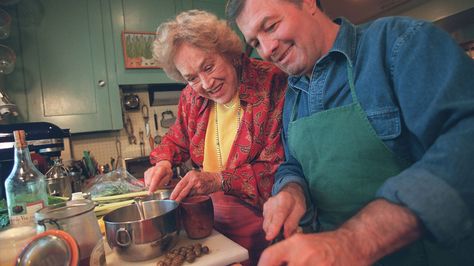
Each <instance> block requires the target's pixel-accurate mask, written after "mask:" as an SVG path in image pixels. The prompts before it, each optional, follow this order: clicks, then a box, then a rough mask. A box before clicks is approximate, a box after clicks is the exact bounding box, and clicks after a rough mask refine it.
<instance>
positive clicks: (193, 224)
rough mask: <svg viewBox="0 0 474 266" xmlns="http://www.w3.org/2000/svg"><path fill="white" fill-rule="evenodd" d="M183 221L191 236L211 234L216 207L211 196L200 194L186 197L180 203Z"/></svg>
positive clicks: (187, 232)
mask: <svg viewBox="0 0 474 266" xmlns="http://www.w3.org/2000/svg"><path fill="white" fill-rule="evenodd" d="M180 206H181V207H180V214H181V221H182V223H183V227H184V230H186V234H187V235H188V237H189V238H192V239H200V238H204V237H207V236H209V235H210V234H211V233H212V228H213V227H214V207H213V205H212V199H211V197H209V196H207V195H199V196H192V197H187V198H185V199H184V200H183V201H182V202H181V205H180Z"/></svg>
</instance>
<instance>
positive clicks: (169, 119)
mask: <svg viewBox="0 0 474 266" xmlns="http://www.w3.org/2000/svg"><path fill="white" fill-rule="evenodd" d="M175 121H176V117H175V116H174V114H173V111H171V110H167V111H164V112H163V113H161V122H160V123H161V126H162V127H164V128H169V127H170V126H172V125H173V124H174V122H175Z"/></svg>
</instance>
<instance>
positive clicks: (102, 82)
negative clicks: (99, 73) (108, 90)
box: [97, 80, 106, 87]
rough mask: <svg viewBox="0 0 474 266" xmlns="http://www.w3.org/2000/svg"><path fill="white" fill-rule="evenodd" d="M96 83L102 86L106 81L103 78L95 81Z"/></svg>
mask: <svg viewBox="0 0 474 266" xmlns="http://www.w3.org/2000/svg"><path fill="white" fill-rule="evenodd" d="M97 84H99V87H104V86H105V84H106V82H105V80H99V82H97Z"/></svg>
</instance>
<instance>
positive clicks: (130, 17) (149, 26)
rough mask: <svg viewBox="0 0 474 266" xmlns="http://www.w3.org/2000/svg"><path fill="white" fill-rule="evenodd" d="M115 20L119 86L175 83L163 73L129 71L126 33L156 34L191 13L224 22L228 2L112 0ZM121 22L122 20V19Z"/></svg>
mask: <svg viewBox="0 0 474 266" xmlns="http://www.w3.org/2000/svg"><path fill="white" fill-rule="evenodd" d="M109 1H110V5H111V13H112V17H113V18H117V19H114V21H113V27H114V42H115V46H116V47H118V49H116V58H117V82H118V83H119V84H120V85H125V84H150V83H170V82H174V81H173V80H171V79H170V78H168V77H167V76H166V74H165V73H164V71H163V70H162V69H125V66H124V60H123V50H122V49H123V47H122V41H121V33H122V31H138V32H155V31H156V28H157V27H158V26H159V25H160V24H161V23H163V22H165V21H167V20H169V19H172V18H174V17H175V16H176V15H177V13H179V12H181V11H183V10H188V9H203V10H208V11H211V12H213V13H215V14H217V15H218V16H219V17H222V18H224V13H225V12H224V11H225V3H226V1H225V0H199V1H198V0H160V1H156V0H122V1H115V0H109ZM119 18H120V19H119Z"/></svg>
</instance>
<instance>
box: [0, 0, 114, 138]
mask: <svg viewBox="0 0 474 266" xmlns="http://www.w3.org/2000/svg"><path fill="white" fill-rule="evenodd" d="M108 10H110V7H109V5H108V1H105V0H102V1H98V0H83V1H75V0H61V1H59V0H41V1H38V0H23V1H20V2H19V4H18V5H17V27H18V35H19V38H20V40H21V45H19V47H20V48H19V51H17V58H18V61H21V62H20V64H19V65H20V66H21V67H17V69H16V71H18V72H20V73H22V77H21V78H16V79H7V84H6V85H7V87H11V88H12V90H15V91H16V92H18V91H19V90H21V89H22V88H21V87H23V90H24V93H25V95H26V106H25V105H19V106H18V107H19V109H20V113H22V114H23V115H24V117H25V118H26V119H25V120H27V121H30V122H35V121H48V122H51V123H54V124H57V125H58V126H60V127H62V128H69V129H70V130H71V132H72V133H79V132H90V131H101V130H111V129H119V128H122V119H121V111H120V96H119V89H118V84H117V82H116V76H115V72H114V69H113V66H114V63H115V59H114V54H113V52H112V53H111V52H108V49H107V47H108V46H111V47H113V45H114V44H113V41H112V39H111V38H110V35H111V32H112V25H111V19H110V12H108ZM109 50H110V49H109ZM112 51H113V50H112ZM109 66H111V67H112V68H110V67H109ZM17 76H18V75H17Z"/></svg>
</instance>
